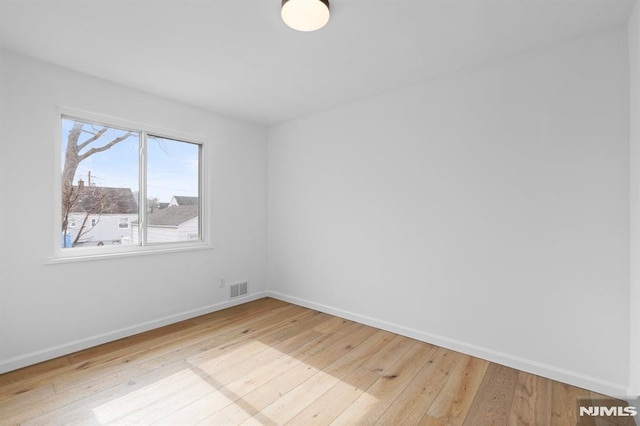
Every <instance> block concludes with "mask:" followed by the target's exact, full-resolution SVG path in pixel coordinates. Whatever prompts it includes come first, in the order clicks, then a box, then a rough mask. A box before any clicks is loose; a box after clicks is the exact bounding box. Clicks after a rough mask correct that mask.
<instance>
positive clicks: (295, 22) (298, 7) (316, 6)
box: [280, 0, 329, 31]
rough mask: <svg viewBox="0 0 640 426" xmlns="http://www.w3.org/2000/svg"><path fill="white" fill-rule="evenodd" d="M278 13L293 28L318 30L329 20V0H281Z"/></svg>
mask: <svg viewBox="0 0 640 426" xmlns="http://www.w3.org/2000/svg"><path fill="white" fill-rule="evenodd" d="M280 14H281V16H282V20H283V21H284V23H285V24H287V25H288V26H289V27H291V28H293V29H294V30H298V31H315V30H319V29H320V28H322V27H324V26H325V25H327V22H329V0H282V9H281V11H280Z"/></svg>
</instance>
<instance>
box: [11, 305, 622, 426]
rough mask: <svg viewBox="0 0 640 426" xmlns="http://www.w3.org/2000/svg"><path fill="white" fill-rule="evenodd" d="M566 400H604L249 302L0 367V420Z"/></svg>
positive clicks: (336, 413) (196, 419)
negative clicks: (43, 358)
mask: <svg viewBox="0 0 640 426" xmlns="http://www.w3.org/2000/svg"><path fill="white" fill-rule="evenodd" d="M576 398H587V399H588V398H606V397H604V396H602V395H596V394H593V393H590V392H589V391H586V390H583V389H579V388H575V387H572V386H568V385H565V384H562V383H558V382H554V381H551V380H548V379H544V378H541V377H537V376H534V375H531V374H527V373H523V372H520V371H517V370H513V369H511V368H508V367H504V366H500V365H497V364H493V363H490V362H488V361H484V360H481V359H478V358H474V357H471V356H467V355H463V354H461V353H458V352H454V351H450V350H446V349H443V348H439V347H436V346H432V345H429V344H426V343H422V342H418V341H415V340H412V339H409V338H406V337H402V336H398V335H396V334H393V333H390V332H387V331H382V330H378V329H375V328H372V327H368V326H365V325H362V324H358V323H354V322H352V321H348V320H344V319H341V318H337V317H333V316H331V315H327V314H324V313H320V312H316V311H313V310H310V309H306V308H302V307H299V306H295V305H291V304H288V303H285V302H281V301H278V300H274V299H261V300H258V301H255V302H251V303H248V304H245V305H241V306H236V307H233V308H229V309H226V310H224V311H219V312H215V313H212V314H209V315H204V316H201V317H198V318H194V319H191V320H187V321H183V322H180V323H178V324H174V325H170V326H167V327H163V328H161V329H157V330H153V331H150V332H147V333H143V334H140V335H136V336H132V337H129V338H126V339H122V340H118V341H116V342H112V343H108V344H105V345H101V346H98V347H95V348H91V349H87V350H84V351H81V352H77V353H74V354H71V355H68V356H64V357H61V358H57V359H54V360H51V361H47V362H44V363H41V364H38V365H34V366H31V367H27V368H23V369H21V370H17V371H13V372H9V373H6V374H3V375H0V424H2V425H13V424H25V425H58V424H60V425H62V424H64V425H69V424H89V425H91V424H99V425H106V424H119V425H123V424H127V425H128V424H161V425H195V424H202V425H224V424H234V425H235V424H246V425H252V424H256V425H257V424H262V425H283V424H288V425H314V424H318V425H324V424H335V425H353V424H380V425H414V424H416V425H417V424H424V425H449V424H450V425H473V426H475V425H535V426H538V425H574V424H576V421H577V419H578V417H577V408H576ZM619 419H622V420H618V423H610V422H609V420H606V419H605V420H603V422H602V423H596V422H592V423H584V424H585V425H587V424H594V425H595V424H605V425H607V424H622V425H626V424H629V425H632V424H634V423H633V421H632V420H630V419H629V418H622V417H621V418H619ZM591 420H593V419H591ZM599 420H602V419H599ZM625 422H626V423H625Z"/></svg>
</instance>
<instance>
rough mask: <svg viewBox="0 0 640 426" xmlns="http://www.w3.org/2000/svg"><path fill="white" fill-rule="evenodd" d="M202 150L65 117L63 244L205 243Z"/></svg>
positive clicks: (91, 245) (166, 139) (63, 123)
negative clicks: (203, 229)
mask: <svg viewBox="0 0 640 426" xmlns="http://www.w3.org/2000/svg"><path fill="white" fill-rule="evenodd" d="M201 151H202V147H201V145H200V144H197V143H192V142H187V141H181V140H177V139H170V138H167V137H164V136H159V135H155V134H151V133H147V132H144V131H137V130H127V129H121V128H117V127H113V126H108V125H103V124H98V123H91V122H88V121H83V120H79V119H74V118H70V117H63V119H62V181H61V191H62V197H61V201H62V205H61V210H62V224H61V226H62V229H61V231H62V238H61V247H62V248H63V249H71V248H77V247H93V246H100V247H103V246H132V245H133V246H146V245H153V244H159V243H173V242H186V241H201V240H202V223H201V220H202V219H201V216H202V215H201V204H202V203H201V201H202V197H201V194H200V187H201V185H200V175H201ZM194 236H195V237H194Z"/></svg>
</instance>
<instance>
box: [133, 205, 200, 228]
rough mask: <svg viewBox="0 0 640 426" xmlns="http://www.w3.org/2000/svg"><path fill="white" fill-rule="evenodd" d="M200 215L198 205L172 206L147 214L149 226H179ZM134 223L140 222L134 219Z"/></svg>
mask: <svg viewBox="0 0 640 426" xmlns="http://www.w3.org/2000/svg"><path fill="white" fill-rule="evenodd" d="M194 217H198V206H197V205H196V206H172V207H167V208H166V209H160V210H156V211H154V212H153V213H151V214H150V215H148V216H147V223H148V225H149V226H178V225H180V224H181V223H184V222H186V221H187V220H189V219H193V218H194ZM133 223H138V222H137V221H134V222H133Z"/></svg>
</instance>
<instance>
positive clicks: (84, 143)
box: [78, 127, 108, 151]
mask: <svg viewBox="0 0 640 426" xmlns="http://www.w3.org/2000/svg"><path fill="white" fill-rule="evenodd" d="M107 130H108V129H107V128H106V127H103V128H102V129H100V130H98V132H97V133H95V134H94V133H91V132H87V131H86V130H85V133H91V134H92V135H93V136H92V137H90V138H89V139H87V140H86V141H84V142H82V143H81V144H78V151H80V150H81V149H82V148H84V147H85V146H87V145H89V144H90V143H91V142H95V141H97V140H98V139H100V138H101V137H102V135H104V134H105V132H106V131H107Z"/></svg>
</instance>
